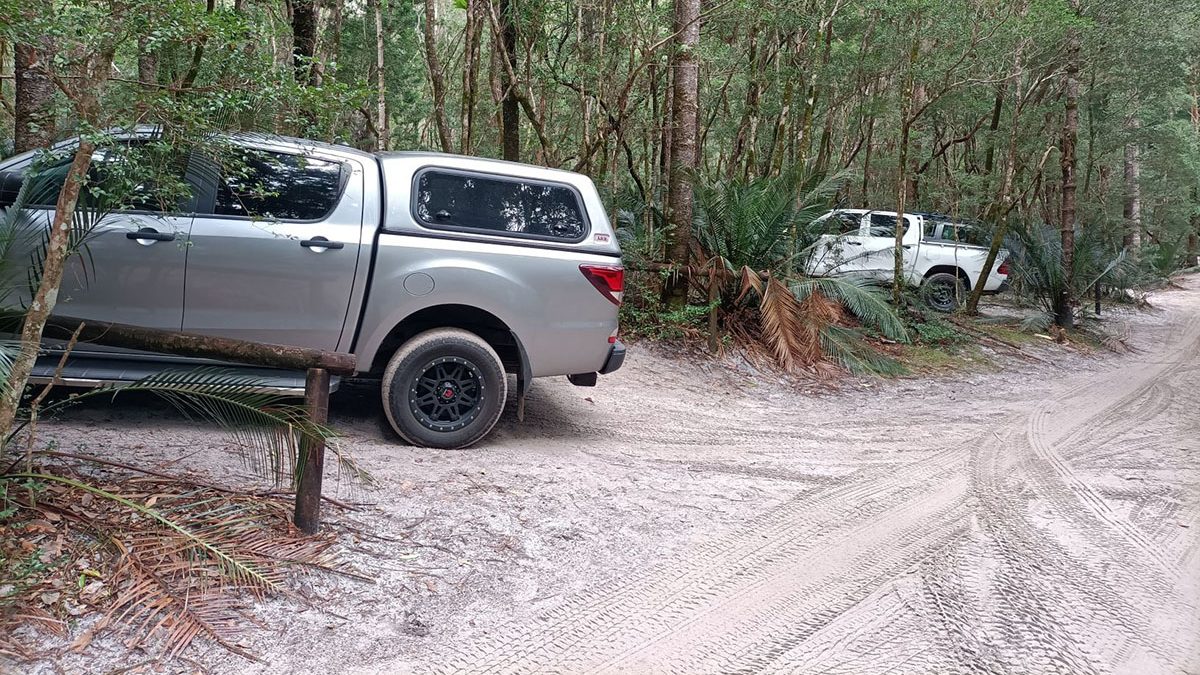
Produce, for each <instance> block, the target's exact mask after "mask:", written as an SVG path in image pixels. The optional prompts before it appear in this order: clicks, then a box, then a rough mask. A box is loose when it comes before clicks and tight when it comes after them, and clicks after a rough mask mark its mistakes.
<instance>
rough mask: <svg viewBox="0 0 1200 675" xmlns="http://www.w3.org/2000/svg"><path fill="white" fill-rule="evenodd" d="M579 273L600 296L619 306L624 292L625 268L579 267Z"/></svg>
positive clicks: (608, 266)
mask: <svg viewBox="0 0 1200 675" xmlns="http://www.w3.org/2000/svg"><path fill="white" fill-rule="evenodd" d="M579 271H580V272H583V276H585V277H587V280H588V281H590V282H592V285H593V286H595V287H596V290H598V291H600V294H601V295H603V296H604V297H606V298H608V301H609V302H611V303H612V304H614V305H619V304H621V295H622V293H624V291H625V268H623V267H617V266H615V265H580V266H579Z"/></svg>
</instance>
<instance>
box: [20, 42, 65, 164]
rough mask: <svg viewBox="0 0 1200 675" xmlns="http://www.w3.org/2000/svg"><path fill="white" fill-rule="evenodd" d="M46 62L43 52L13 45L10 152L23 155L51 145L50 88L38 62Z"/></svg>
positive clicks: (51, 101) (51, 106) (52, 116)
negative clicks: (13, 94)
mask: <svg viewBox="0 0 1200 675" xmlns="http://www.w3.org/2000/svg"><path fill="white" fill-rule="evenodd" d="M48 58H50V54H49V53H48V52H47V51H45V50H44V49H39V48H35V47H33V46H30V45H22V44H18V45H16V49H15V50H14V58H13V75H14V77H15V79H16V83H17V86H16V95H15V100H14V102H13V103H14V105H13V113H14V115H13V117H14V120H13V150H14V151H16V152H25V151H27V150H34V149H36V148H45V147H49V146H50V144H51V143H53V142H54V136H55V118H54V84H53V83H52V82H51V81H50V78H49V77H46V73H45V71H44V70H43V64H42V61H41V59H48Z"/></svg>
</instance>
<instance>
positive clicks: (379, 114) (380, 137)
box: [373, 0, 392, 152]
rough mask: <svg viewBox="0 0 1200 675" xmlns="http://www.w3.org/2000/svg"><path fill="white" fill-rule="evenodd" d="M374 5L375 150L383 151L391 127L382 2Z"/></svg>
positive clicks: (387, 141)
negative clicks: (389, 121)
mask: <svg viewBox="0 0 1200 675" xmlns="http://www.w3.org/2000/svg"><path fill="white" fill-rule="evenodd" d="M373 4H374V5H375V89H376V90H377V91H376V93H375V95H376V96H377V97H378V98H377V99H376V111H375V115H376V123H375V129H376V134H375V149H376V150H379V151H381V152H382V151H384V150H387V149H388V147H389V146H388V144H389V143H390V142H391V135H392V132H391V125H390V124H389V123H388V111H387V79H386V78H385V77H384V73H385V70H384V65H385V63H384V60H383V53H384V49H383V48H384V40H383V38H384V32H383V1H382V0H374V3H373Z"/></svg>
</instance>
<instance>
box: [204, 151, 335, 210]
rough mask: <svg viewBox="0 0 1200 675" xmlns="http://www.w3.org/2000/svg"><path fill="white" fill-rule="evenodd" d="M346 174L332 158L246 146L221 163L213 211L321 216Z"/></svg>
mask: <svg viewBox="0 0 1200 675" xmlns="http://www.w3.org/2000/svg"><path fill="white" fill-rule="evenodd" d="M346 177H347V172H346V171H345V167H344V166H343V165H342V164H340V163H338V162H330V161H326V160H323V159H314V158H311V157H302V156H298V155H287V154H282V153H275V152H265V151H261V150H247V151H245V152H243V153H241V155H240V156H239V157H238V158H237V160H236V161H235V162H234V163H233V165H231V166H227V167H225V171H224V175H223V176H222V178H221V181H220V184H219V185H218V186H217V201H216V205H215V207H214V208H213V213H215V214H217V215H222V216H252V217H257V218H269V219H278V220H321V219H324V218H325V217H327V216H328V215H329V214H330V213H331V212H332V211H333V208H334V207H335V206H337V203H338V199H339V197H341V194H342V187H343V185H344V184H345V182H346V180H345V179H346Z"/></svg>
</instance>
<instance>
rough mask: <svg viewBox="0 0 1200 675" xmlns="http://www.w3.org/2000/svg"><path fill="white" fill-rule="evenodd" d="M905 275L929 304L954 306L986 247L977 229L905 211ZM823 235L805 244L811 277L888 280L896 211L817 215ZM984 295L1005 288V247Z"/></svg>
mask: <svg viewBox="0 0 1200 675" xmlns="http://www.w3.org/2000/svg"><path fill="white" fill-rule="evenodd" d="M904 223H905V229H904V235H903V247H904V250H903V253H904V276H905V280H906V281H907V282H908V284H909V285H910V286H912V287H914V288H919V289H920V290H921V296H922V298H924V300H925V302H926V304H928V305H929V306H930V307H931V308H933V309H935V310H938V311H941V312H951V311H954V310H955V309H957V308H958V306H959V304H961V303H962V302H963V301H964V300H965V298H966V295H967V293H969V292H970V289H972V288H974V287H975V282H976V281H977V280H978V279H979V275H980V274H981V273H982V272H983V263H984V260H986V259H987V253H988V248H987V246H985V245H982V244H984V242H983V241H981V240H980V234H981V233H980V232H979V230H978V228H975V227H973V226H971V225H969V224H967V223H961V222H957V221H954V220H952V219H949V218H946V217H943V216H933V215H928V214H912V213H906V214H904ZM816 225H817V226H818V228H819V229H820V230H821V231H823V232H824V233H825V234H822V235H821V236H820V237H819V238H818V239H817V242H816V243H815V244H814V245H813V246H811V247H810V248H809V251H808V253H809V257H808V260H807V263H806V266H805V271H806V272H807V273H808V274H809V275H811V276H818V277H828V276H849V277H857V278H864V279H870V280H877V281H879V282H881V283H891V281H892V278H893V276H894V275H895V264H896V263H895V252H894V251H895V246H896V212H895V211H870V210H866V209H839V210H837V211H830V212H829V213H827V214H825V215H824V216H821V217H820V218H818V219H817V221H816ZM996 263H997V264H996V265H995V267H993V269H992V273H991V274H990V275H988V278H987V283H986V284H985V285H984V287H983V290H984V293H988V294H995V293H1000V292H1003V291H1005V290H1007V289H1008V273H1009V268H1008V251H1005V250H1002V251H1001V252H1000V255H999V256H998V257H997V259H996Z"/></svg>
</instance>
